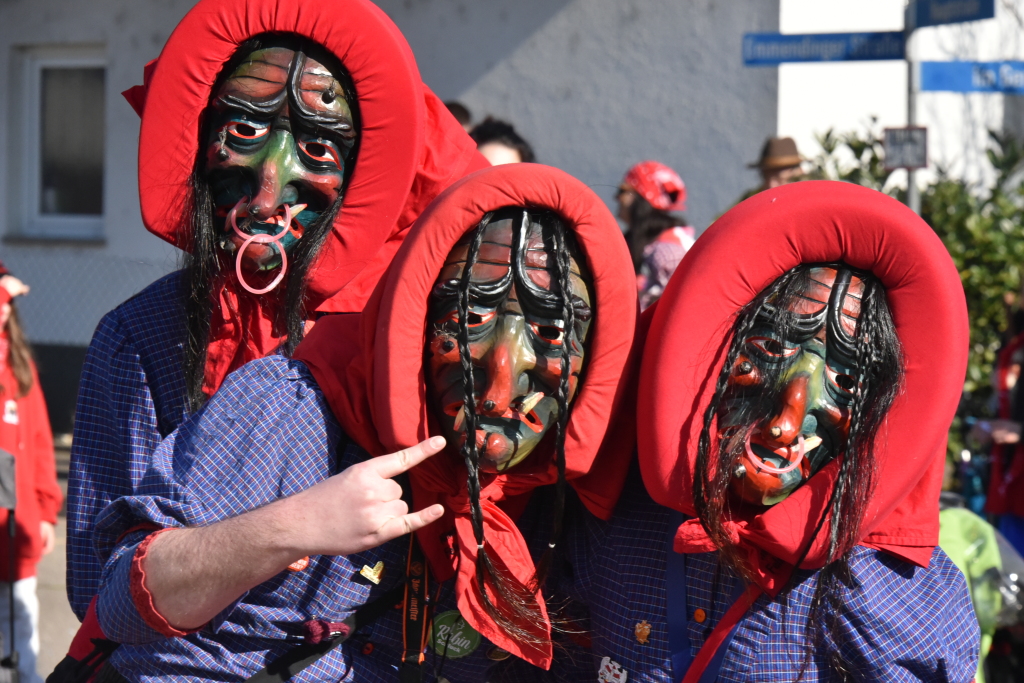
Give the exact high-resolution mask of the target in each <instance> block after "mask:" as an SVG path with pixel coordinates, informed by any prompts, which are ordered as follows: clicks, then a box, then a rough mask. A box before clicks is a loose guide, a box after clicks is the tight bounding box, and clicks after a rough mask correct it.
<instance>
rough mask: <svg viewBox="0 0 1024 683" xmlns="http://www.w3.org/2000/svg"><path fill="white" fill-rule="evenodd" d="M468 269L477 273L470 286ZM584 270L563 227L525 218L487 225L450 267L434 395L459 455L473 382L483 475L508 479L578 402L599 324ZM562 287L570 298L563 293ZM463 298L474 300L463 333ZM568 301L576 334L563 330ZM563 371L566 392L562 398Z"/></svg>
mask: <svg viewBox="0 0 1024 683" xmlns="http://www.w3.org/2000/svg"><path fill="white" fill-rule="evenodd" d="M556 233H557V234H556ZM560 256H561V261H559V258H560ZM467 259H469V260H470V261H471V262H472V263H473V265H472V268H471V270H470V275H469V277H468V278H465V277H464V270H465V267H466V263H467ZM559 263H561V265H559ZM582 263H583V259H582V257H581V256H580V252H579V250H578V248H577V247H576V246H575V243H574V241H573V239H572V235H571V233H570V232H569V231H568V230H567V229H566V228H565V225H564V222H563V221H562V220H561V219H560V218H558V217H557V216H556V215H554V214H553V213H551V212H537V211H533V210H529V211H528V210H527V209H523V208H509V209H502V210H500V211H497V212H495V213H494V214H493V215H492V216H491V217H490V218H489V219H488V218H485V224H484V225H483V226H481V227H480V228H479V229H478V230H476V231H471V232H470V233H469V234H468V235H466V236H465V237H464V238H463V239H462V240H461V241H460V242H459V243H458V244H457V245H456V246H455V248H454V249H452V251H451V253H450V254H449V255H448V258H447V260H446V261H445V264H444V267H443V269H442V271H441V273H440V275H439V277H438V278H437V281H436V283H435V285H434V288H433V290H432V292H431V300H430V325H429V327H428V333H427V343H426V354H427V357H428V360H429V370H428V372H429V378H428V389H429V394H430V398H431V401H432V405H433V406H434V410H435V412H436V415H437V416H438V418H439V420H440V423H441V426H442V428H443V430H444V433H445V436H446V437H447V438H448V440H449V443H452V444H453V445H457V446H458V447H459V448H461V447H462V445H463V444H464V443H465V440H466V438H467V429H468V427H467V422H468V421H467V419H466V414H467V413H466V411H467V393H468V387H469V383H468V377H469V374H470V373H471V374H472V384H473V389H472V390H473V393H474V399H475V404H476V410H475V416H476V417H475V420H471V421H472V422H475V432H476V433H475V439H476V447H477V452H478V453H479V457H480V460H479V462H480V467H481V469H484V470H487V471H492V472H494V471H504V470H506V469H508V468H510V467H513V466H515V465H516V464H518V463H520V462H522V461H523V460H524V459H525V458H526V457H527V456H528V455H529V454H530V453H531V452H533V450H534V449H535V448H536V447H537V445H538V444H539V443H540V442H541V440H542V439H543V438H544V437H545V435H546V434H547V433H548V432H549V431H552V427H553V426H554V424H555V423H556V421H557V420H558V418H559V415H560V414H562V413H563V411H564V412H565V413H567V411H568V409H569V404H570V403H571V402H572V400H573V398H574V397H575V395H576V393H577V390H578V386H579V381H580V373H581V371H582V369H583V365H584V359H585V355H586V351H585V349H586V340H587V334H588V331H589V329H590V324H591V320H592V318H593V315H594V312H593V311H592V310H591V306H592V282H591V277H590V275H589V274H588V273H587V271H586V270H585V268H584V267H583V266H582ZM563 269H565V271H566V272H563ZM562 275H565V276H566V277H561V276H562ZM562 281H565V282H567V284H568V290H569V291H567V292H566V291H563V288H562V285H561V284H560V283H561V282H562ZM467 288H468V289H467ZM463 295H468V296H466V298H465V299H464V301H465V302H466V303H467V304H468V306H467V307H466V320H465V329H464V330H463V329H460V328H461V326H460V320H461V318H460V313H459V311H460V297H461V296H463ZM565 297H568V298H569V303H570V305H571V308H572V318H573V322H572V325H567V323H566V317H567V316H566V315H565V309H564V306H565V304H566V299H565ZM463 333H464V334H465V339H464V341H465V342H466V344H465V347H463V345H462V344H460V334H463ZM466 350H468V357H467V354H466V353H465V351H466ZM566 363H568V364H569V368H570V373H569V375H568V386H567V388H568V391H567V392H562V391H560V384H561V378H562V369H563V367H565V364H566Z"/></svg>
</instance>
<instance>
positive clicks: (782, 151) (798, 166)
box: [740, 138, 804, 201]
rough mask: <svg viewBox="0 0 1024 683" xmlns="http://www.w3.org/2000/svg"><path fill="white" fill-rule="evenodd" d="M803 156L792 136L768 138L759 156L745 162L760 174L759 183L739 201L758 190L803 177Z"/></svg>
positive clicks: (785, 183) (751, 195)
mask: <svg viewBox="0 0 1024 683" xmlns="http://www.w3.org/2000/svg"><path fill="white" fill-rule="evenodd" d="M803 161H804V158H803V157H802V156H800V151H799V150H798V149H797V148H796V140H794V139H793V138H768V139H767V140H765V141H764V147H762V148H761V158H760V159H758V160H757V161H754V162H752V163H749V164H747V168H756V169H757V170H758V172H760V174H761V184H760V185H759V186H757V187H755V188H754V189H752V190H747V192H746V193H745V194H744V195H743V196H742V197H740V201H743V200H744V199H748V198H750V197H753V196H754V195H755V194H757V193H758V192H763V191H764V190H770V189H772V188H773V187H779V186H781V185H787V184H789V183H792V182H795V181H797V180H803V179H804V169H803Z"/></svg>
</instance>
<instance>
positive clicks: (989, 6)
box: [907, 0, 996, 28]
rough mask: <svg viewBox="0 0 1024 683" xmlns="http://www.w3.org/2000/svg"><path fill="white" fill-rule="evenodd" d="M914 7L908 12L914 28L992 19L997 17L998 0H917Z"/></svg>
mask: <svg viewBox="0 0 1024 683" xmlns="http://www.w3.org/2000/svg"><path fill="white" fill-rule="evenodd" d="M913 5H914V7H913V8H912V9H911V10H910V11H909V12H907V14H908V16H909V17H910V18H911V19H912V21H913V22H914V26H913V28H921V27H922V26H938V25H940V24H957V23H960V22H961V21H977V20H979V19H991V18H993V17H994V16H995V15H996V0H915V1H914V2H913Z"/></svg>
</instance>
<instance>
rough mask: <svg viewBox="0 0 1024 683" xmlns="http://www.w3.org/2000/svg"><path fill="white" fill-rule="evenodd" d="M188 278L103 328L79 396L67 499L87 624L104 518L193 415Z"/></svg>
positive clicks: (119, 312) (158, 290)
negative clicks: (184, 360)
mask: <svg viewBox="0 0 1024 683" xmlns="http://www.w3.org/2000/svg"><path fill="white" fill-rule="evenodd" d="M181 279H182V276H181V273H180V272H179V273H172V274H170V275H168V276H166V277H164V278H162V279H160V280H158V281H157V282H155V283H153V284H152V285H150V286H149V287H147V288H146V289H145V290H143V291H142V292H141V293H139V294H138V295H136V296H134V297H132V298H131V299H129V300H128V301H126V302H124V303H123V304H121V305H120V306H118V307H117V308H116V309H114V310H113V311H111V312H110V313H108V314H107V315H106V316H104V317H103V319H102V320H101V321H100V324H99V326H98V327H97V328H96V332H95V334H94V335H93V338H92V342H91V343H90V345H89V350H88V352H87V353H86V357H85V364H84V366H83V368H82V377H81V381H80V383H79V389H78V403H77V405H76V407H75V430H74V439H73V441H72V447H71V468H70V472H69V477H68V498H67V523H68V527H67V592H68V600H69V602H70V603H71V607H72V609H73V610H74V611H75V613H76V614H77V615H78V617H79V618H80V619H81V618H83V617H84V616H85V611H86V609H87V608H88V606H89V602H90V600H92V597H93V596H94V595H95V594H96V590H97V587H98V585H99V580H100V572H101V570H102V564H101V563H100V561H99V559H98V558H97V556H96V551H95V548H94V546H93V525H94V523H95V520H96V515H97V514H99V512H100V511H101V510H102V509H103V508H104V506H106V505H107V504H108V503H110V502H111V501H113V500H114V499H116V498H118V497H120V496H126V495H129V494H130V493H132V491H133V490H134V489H135V486H136V485H137V484H138V483H139V481H140V480H141V479H142V476H143V474H144V472H145V468H146V464H147V461H148V459H149V456H150V454H151V453H152V452H153V450H154V449H155V448H156V447H157V444H159V443H160V440H161V439H163V438H164V437H165V436H167V435H168V434H170V433H171V432H172V431H173V430H174V428H175V427H177V425H178V423H179V422H180V421H181V420H182V418H183V417H184V413H185V400H184V395H185V390H184V387H185V382H184V377H183V375H182V364H181V352H182V348H183V341H184V338H185V328H184V323H183V317H182V312H183V309H182V305H181Z"/></svg>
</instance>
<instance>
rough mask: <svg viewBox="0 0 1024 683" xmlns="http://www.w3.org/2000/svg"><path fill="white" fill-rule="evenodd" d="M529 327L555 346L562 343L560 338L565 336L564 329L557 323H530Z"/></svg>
mask: <svg viewBox="0 0 1024 683" xmlns="http://www.w3.org/2000/svg"><path fill="white" fill-rule="evenodd" d="M530 327H531V328H532V329H533V333H534V334H535V335H537V336H538V337H540V338H541V339H543V340H544V341H546V342H548V343H549V344H554V345H555V346H560V345H561V344H562V339H563V338H564V337H565V330H563V329H562V328H561V327H560V326H559V325H542V324H541V323H530Z"/></svg>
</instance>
